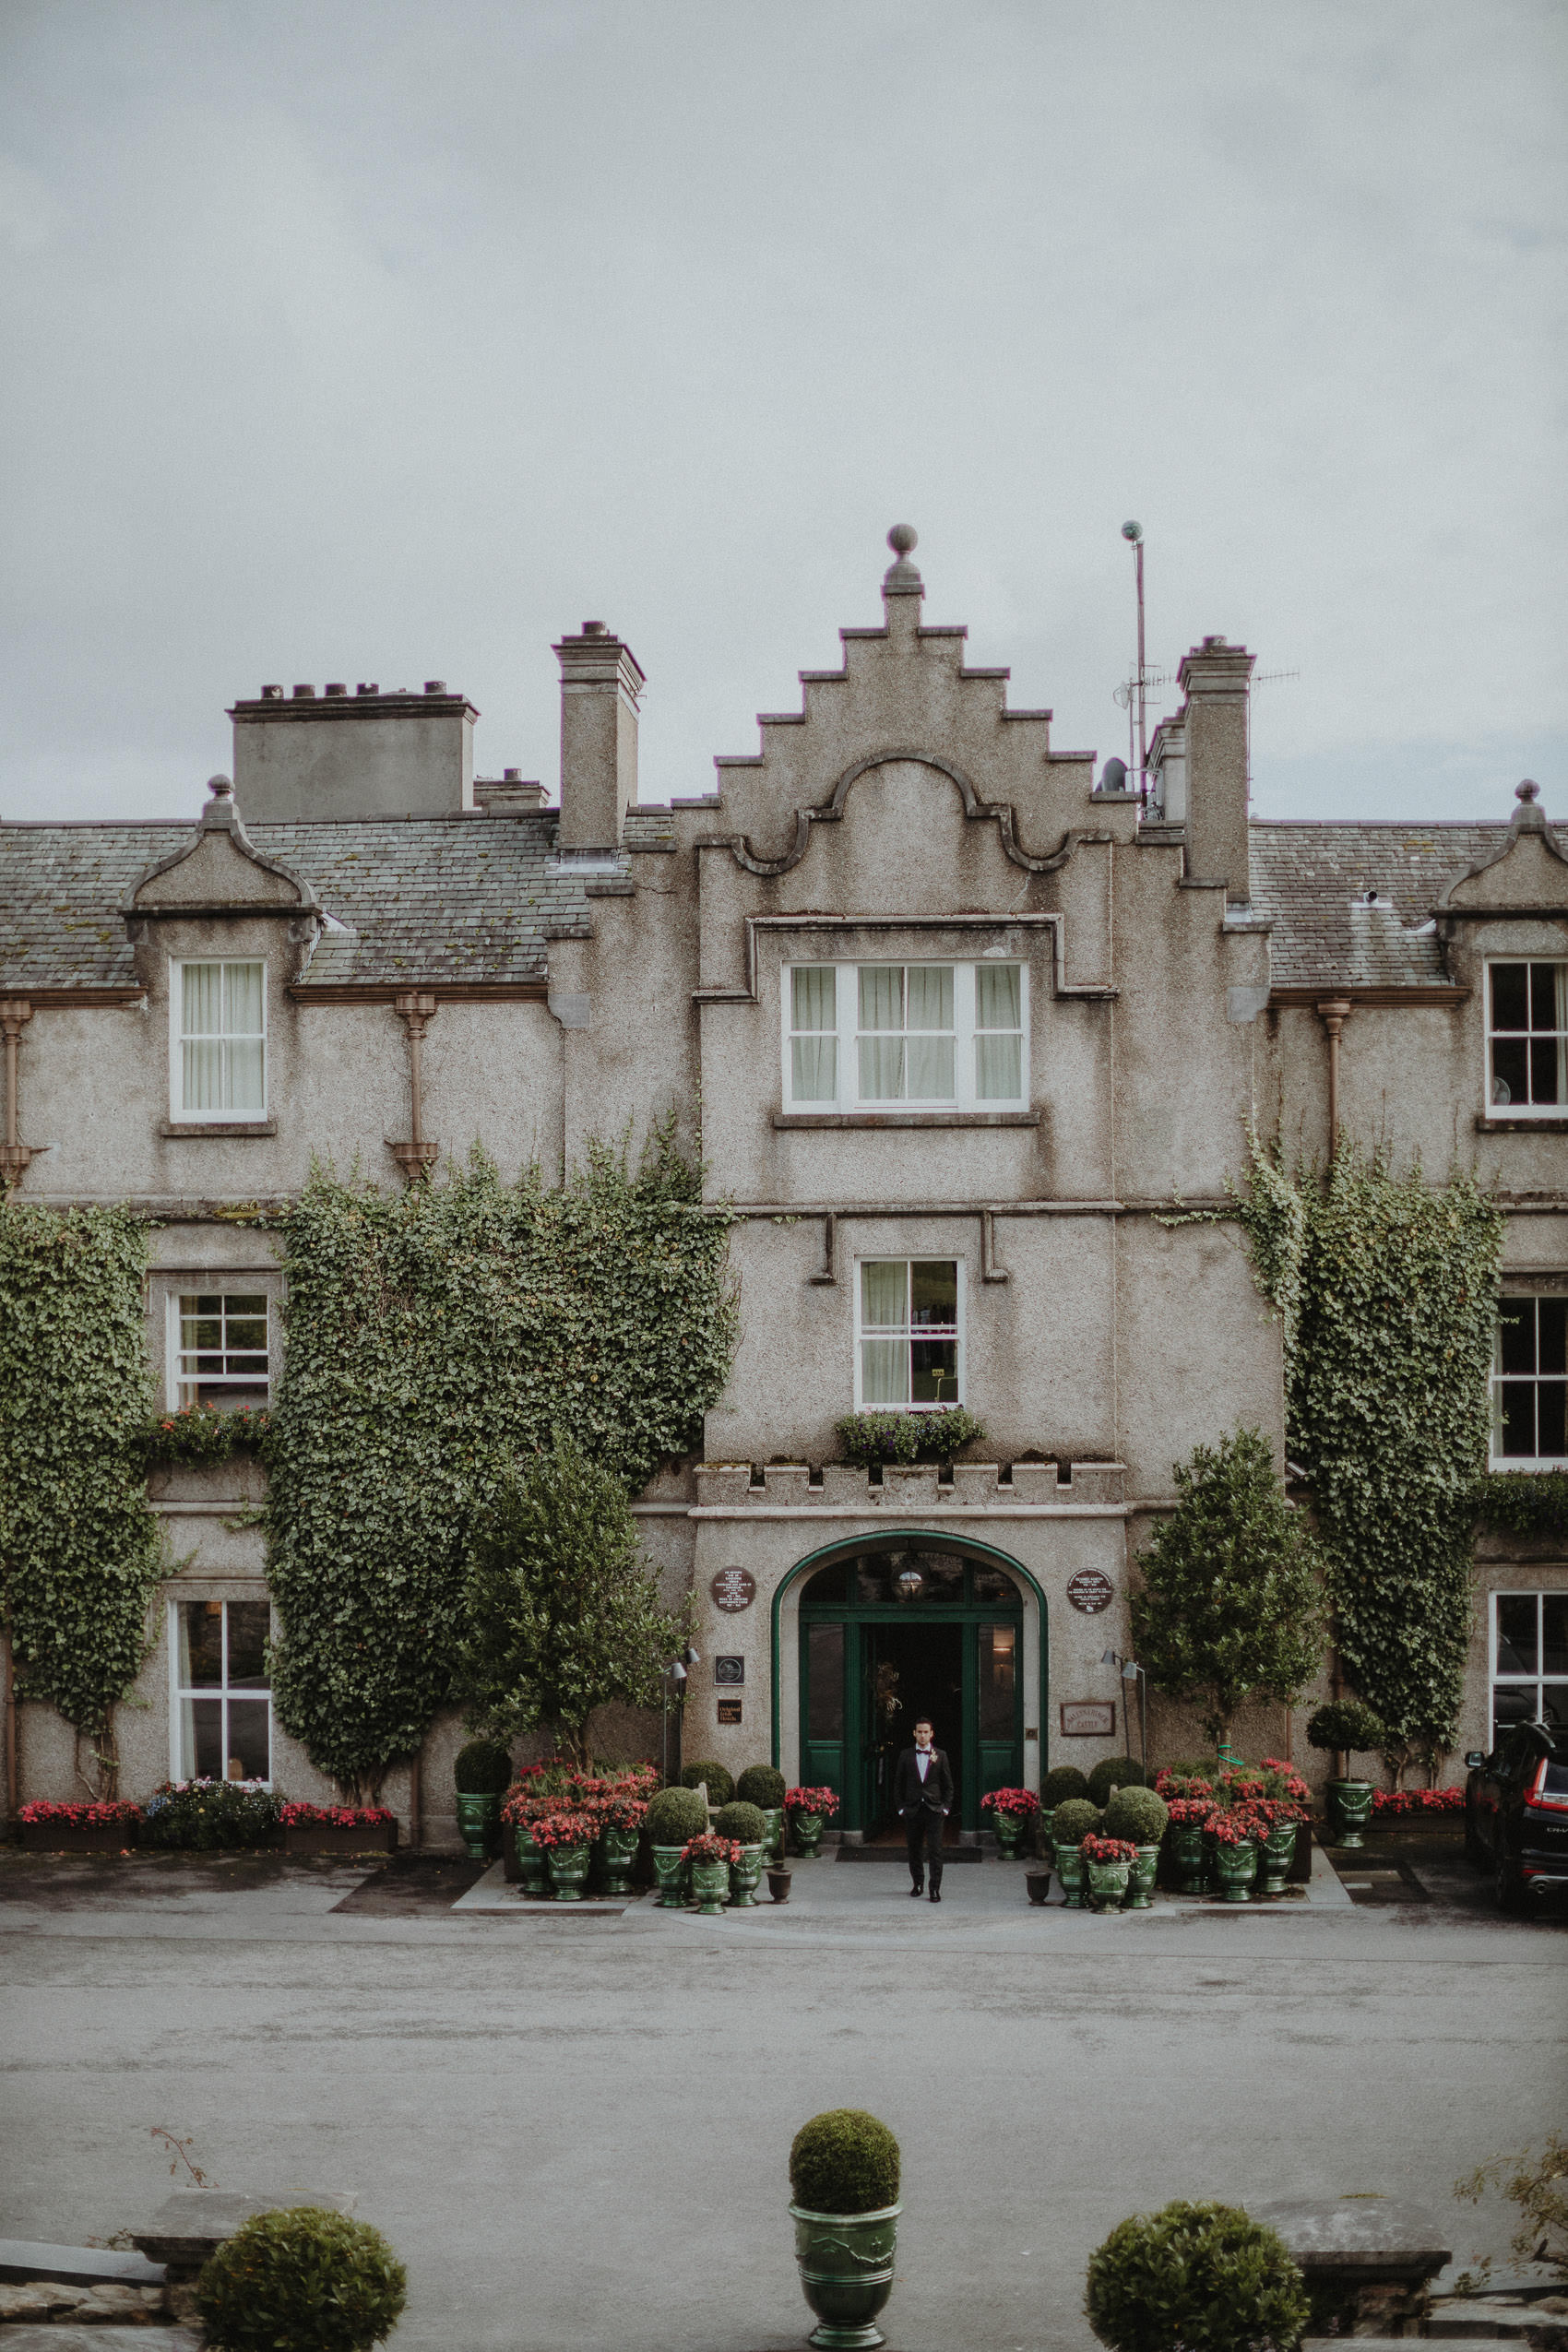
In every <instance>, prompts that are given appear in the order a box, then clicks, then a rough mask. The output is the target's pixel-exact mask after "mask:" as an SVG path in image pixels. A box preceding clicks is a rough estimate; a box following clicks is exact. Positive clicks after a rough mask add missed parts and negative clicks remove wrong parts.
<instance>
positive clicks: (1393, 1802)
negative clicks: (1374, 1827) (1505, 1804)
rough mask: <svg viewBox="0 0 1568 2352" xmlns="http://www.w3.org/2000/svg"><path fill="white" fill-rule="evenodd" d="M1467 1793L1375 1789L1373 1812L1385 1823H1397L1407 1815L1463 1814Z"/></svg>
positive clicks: (1459, 1791) (1410, 1789)
mask: <svg viewBox="0 0 1568 2352" xmlns="http://www.w3.org/2000/svg"><path fill="white" fill-rule="evenodd" d="M1464 1810H1465V1792H1464V1790H1463V1789H1462V1788H1375V1789H1373V1791H1372V1811H1373V1812H1374V1813H1382V1815H1383V1816H1384V1820H1385V1821H1397V1820H1398V1819H1399V1818H1400V1817H1401V1816H1402V1815H1404V1814H1407V1813H1462V1812H1464Z"/></svg>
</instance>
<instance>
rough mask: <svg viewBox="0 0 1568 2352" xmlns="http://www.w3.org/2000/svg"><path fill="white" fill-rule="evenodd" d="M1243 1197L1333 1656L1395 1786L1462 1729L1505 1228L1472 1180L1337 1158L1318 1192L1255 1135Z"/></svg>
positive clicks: (1360, 1156) (1311, 1175)
mask: <svg viewBox="0 0 1568 2352" xmlns="http://www.w3.org/2000/svg"><path fill="white" fill-rule="evenodd" d="M1236 1197H1237V1207H1238V1212H1239V1214H1240V1217H1241V1222H1242V1224H1243V1226H1244V1227H1245V1229H1246V1230H1247V1233H1248V1237H1249V1240H1250V1242H1251V1245H1252V1252H1253V1266H1254V1270H1255V1272H1256V1276H1257V1280H1258V1284H1259V1287H1260V1289H1262V1290H1263V1291H1264V1292H1265V1296H1266V1297H1268V1298H1269V1299H1270V1300H1271V1301H1273V1302H1274V1304H1275V1305H1276V1306H1277V1308H1278V1310H1279V1313H1280V1317H1281V1321H1282V1324H1283V1325H1284V1343H1285V1381H1286V1413H1287V1426H1288V1430H1289V1441H1288V1442H1289V1452H1290V1455H1291V1457H1292V1459H1293V1460H1295V1461H1296V1462H1297V1463H1299V1464H1300V1465H1301V1467H1302V1468H1303V1469H1304V1470H1305V1473H1306V1476H1307V1478H1308V1479H1309V1480H1310V1482H1311V1485H1312V1490H1313V1501H1314V1503H1315V1507H1316V1512H1317V1520H1318V1532H1319V1538H1320V1540H1321V1542H1322V1545H1323V1548H1324V1552H1325V1554H1326V1556H1327V1560H1328V1586H1329V1594H1330V1598H1331V1599H1332V1601H1333V1604H1334V1612H1335V1621H1336V1636H1337V1641H1338V1645H1339V1652H1340V1656H1341V1658H1342V1660H1343V1662H1344V1666H1345V1669H1346V1671H1347V1673H1348V1675H1349V1677H1350V1680H1351V1681H1352V1682H1353V1683H1354V1684H1355V1687H1356V1688H1357V1690H1358V1691H1360V1693H1361V1695H1362V1696H1363V1697H1364V1698H1365V1699H1366V1700H1368V1701H1369V1702H1370V1704H1371V1705H1372V1707H1373V1708H1374V1709H1375V1710H1376V1712H1377V1713H1378V1715H1380V1716H1382V1717H1383V1719H1384V1722H1385V1723H1386V1724H1387V1725H1388V1727H1389V1729H1390V1732H1391V1734H1392V1735H1393V1736H1392V1740H1391V1745H1390V1750H1389V1761H1390V1763H1391V1764H1392V1765H1393V1766H1394V1768H1395V1769H1396V1772H1397V1771H1398V1770H1399V1769H1401V1768H1402V1767H1403V1765H1404V1764H1406V1763H1408V1760H1409V1759H1410V1758H1411V1757H1412V1756H1415V1755H1423V1756H1426V1757H1429V1758H1435V1757H1436V1756H1437V1755H1438V1754H1439V1753H1440V1752H1442V1751H1443V1750H1444V1749H1446V1748H1447V1747H1449V1746H1450V1745H1451V1744H1452V1741H1453V1737H1454V1731H1455V1724H1456V1721H1457V1716H1458V1710H1459V1700H1460V1693H1461V1689H1462V1685H1463V1678H1464V1667H1465V1655H1466V1650H1467V1644H1468V1636H1469V1620H1470V1569H1471V1538H1472V1530H1473V1527H1474V1523H1475V1515H1476V1482H1477V1479H1478V1478H1479V1476H1480V1474H1481V1473H1482V1471H1483V1470H1484V1468H1485V1465H1486V1448H1487V1427H1488V1386H1487V1384H1488V1375H1489V1373H1490V1371H1491V1349H1492V1332H1493V1322H1494V1316H1495V1312H1496V1284H1497V1270H1498V1265H1499V1263H1500V1260H1501V1256H1502V1248H1503V1217H1502V1213H1501V1211H1500V1210H1499V1209H1498V1208H1497V1207H1496V1206H1495V1205H1494V1204H1493V1203H1492V1201H1491V1199H1490V1198H1489V1197H1488V1195H1487V1194H1485V1193H1484V1192H1483V1191H1482V1190H1481V1188H1480V1187H1479V1184H1477V1182H1475V1180H1474V1178H1473V1177H1472V1176H1470V1175H1469V1174H1467V1173H1465V1172H1463V1171H1455V1173H1454V1174H1452V1175H1451V1176H1450V1177H1449V1178H1448V1180H1447V1182H1445V1183H1443V1184H1442V1185H1429V1184H1428V1183H1427V1182H1426V1181H1425V1179H1424V1177H1423V1176H1422V1174H1421V1171H1420V1168H1419V1167H1415V1168H1412V1169H1410V1170H1408V1172H1407V1173H1406V1174H1404V1175H1396V1174H1395V1173H1394V1171H1393V1170H1392V1169H1391V1167H1390V1166H1389V1164H1388V1162H1387V1160H1386V1158H1384V1157H1382V1156H1380V1155H1376V1154H1371V1155H1369V1154H1366V1153H1363V1152H1361V1151H1360V1150H1358V1149H1357V1148H1355V1146H1342V1147H1341V1149H1340V1151H1339V1152H1338V1154H1337V1156H1336V1158H1335V1161H1334V1164H1333V1166H1332V1168H1331V1169H1330V1170H1329V1171H1328V1174H1327V1176H1326V1178H1323V1177H1320V1176H1319V1175H1318V1174H1317V1173H1316V1172H1315V1171H1313V1170H1304V1169H1303V1170H1295V1171H1293V1172H1292V1171H1288V1170H1286V1168H1285V1167H1284V1165H1283V1163H1282V1161H1281V1160H1280V1159H1279V1158H1277V1156H1272V1155H1270V1154H1268V1153H1266V1152H1265V1150H1264V1149H1263V1148H1262V1147H1261V1146H1259V1145H1258V1143H1257V1142H1256V1140H1255V1139H1254V1140H1253V1146H1252V1155H1251V1165H1250V1168H1249V1170H1248V1179H1247V1182H1246V1184H1245V1186H1244V1187H1242V1188H1240V1189H1239V1190H1238V1192H1237V1196H1236Z"/></svg>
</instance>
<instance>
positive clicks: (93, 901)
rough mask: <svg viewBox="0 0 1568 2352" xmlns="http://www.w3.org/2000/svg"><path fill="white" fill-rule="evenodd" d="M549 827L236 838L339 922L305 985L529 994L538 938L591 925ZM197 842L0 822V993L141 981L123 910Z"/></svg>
mask: <svg viewBox="0 0 1568 2352" xmlns="http://www.w3.org/2000/svg"><path fill="white" fill-rule="evenodd" d="M557 821H558V812H557V811H555V810H553V809H546V810H541V811H540V812H539V813H538V814H528V815H521V816H500V815H493V814H492V815H483V816H481V815H474V816H453V817H397V818H382V819H365V820H359V819H355V818H339V819H337V820H335V821H333V822H331V823H327V824H315V825H308V824H290V825H252V826H246V828H245V829H246V832H247V834H248V836H249V837H250V839H251V841H252V842H253V843H254V845H255V848H256V849H260V850H261V851H263V852H264V854H265V855H266V856H267V857H269V858H276V859H277V860H278V861H279V863H281V864H283V865H285V866H288V867H289V868H290V869H291V872H293V873H297V874H298V875H299V876H300V878H301V880H302V881H303V882H305V883H308V884H309V885H310V886H311V888H312V889H313V890H314V891H315V895H316V897H317V898H318V899H319V900H320V901H321V904H322V907H323V909H325V910H326V912H327V914H328V915H329V916H330V917H332V918H333V924H332V925H329V926H328V928H327V930H326V931H325V932H323V934H322V936H321V939H320V941H319V943H318V944H317V946H316V948H315V953H314V955H313V956H312V958H311V962H310V967H309V969H308V970H307V972H306V973H305V976H304V980H303V985H304V986H305V987H307V988H319V987H327V986H333V987H342V986H345V985H360V986H363V985H378V986H386V984H387V983H388V982H390V983H393V984H404V985H407V984H410V983H411V982H413V981H415V980H423V981H432V980H434V981H437V982H439V981H442V980H445V981H469V982H470V983H472V982H488V983H492V984H495V983H507V984H516V983H521V982H532V983H534V984H536V985H537V984H540V983H542V981H543V980H544V979H545V976H546V975H545V946H546V943H547V942H548V941H549V940H552V939H577V938H586V937H587V936H588V932H589V931H590V930H591V921H590V910H589V906H588V898H587V896H586V893H585V887H584V885H585V882H586V881H587V880H588V879H589V878H590V877H589V876H588V874H586V873H583V872H582V871H573V870H572V869H571V867H570V866H569V865H568V864H565V863H558V862H557V861H556V859H555V856H554V854H553V843H554V834H555V826H556V823H557ZM191 833H192V827H191V826H189V825H162V824H152V825H146V824H143V825H113V824H102V825H99V824H83V825H6V824H0V989H6V990H11V991H19V990H23V989H27V988H29V987H31V988H35V989H39V988H114V987H131V986H134V985H135V981H136V974H135V970H134V968H133V965H132V960H131V949H130V946H129V944H128V943H127V941H126V938H125V922H124V921H123V919H122V917H121V914H120V908H121V905H122V903H123V901H124V900H125V897H127V895H128V894H129V892H130V890H131V888H132V887H133V885H134V884H135V883H136V881H137V876H138V875H139V874H141V873H143V872H144V871H145V870H146V869H147V868H148V866H150V865H153V864H155V863H156V862H157V861H158V860H159V859H160V858H167V857H172V855H173V854H174V852H175V851H176V850H178V849H182V848H184V846H185V845H186V844H187V843H188V842H189V840H190V838H191ZM621 870H622V871H624V865H623V867H622V869H621ZM600 879H602V875H600ZM334 926H341V928H336V927H334Z"/></svg>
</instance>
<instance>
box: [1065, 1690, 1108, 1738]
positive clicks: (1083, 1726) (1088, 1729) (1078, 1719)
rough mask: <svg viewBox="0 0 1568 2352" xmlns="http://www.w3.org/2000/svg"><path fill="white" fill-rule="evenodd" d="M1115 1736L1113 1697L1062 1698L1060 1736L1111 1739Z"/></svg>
mask: <svg viewBox="0 0 1568 2352" xmlns="http://www.w3.org/2000/svg"><path fill="white" fill-rule="evenodd" d="M1115 1736H1116V1702H1115V1700H1114V1699H1063V1703H1062V1737H1063V1739H1064V1740H1112V1739H1114V1738H1115Z"/></svg>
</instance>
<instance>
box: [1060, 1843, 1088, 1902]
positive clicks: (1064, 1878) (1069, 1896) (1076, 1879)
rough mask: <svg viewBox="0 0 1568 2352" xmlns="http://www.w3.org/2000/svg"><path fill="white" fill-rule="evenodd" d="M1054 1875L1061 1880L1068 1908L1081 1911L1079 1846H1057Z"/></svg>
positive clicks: (1082, 1887)
mask: <svg viewBox="0 0 1568 2352" xmlns="http://www.w3.org/2000/svg"><path fill="white" fill-rule="evenodd" d="M1056 1875H1057V1877H1058V1878H1059V1879H1060V1880H1061V1882H1062V1892H1063V1895H1064V1896H1065V1897H1066V1903H1067V1908H1068V1910H1069V1911H1081V1910H1082V1909H1083V1907H1084V1856H1083V1849H1082V1847H1077V1846H1067V1845H1059V1846H1058V1847H1057V1848H1056Z"/></svg>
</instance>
